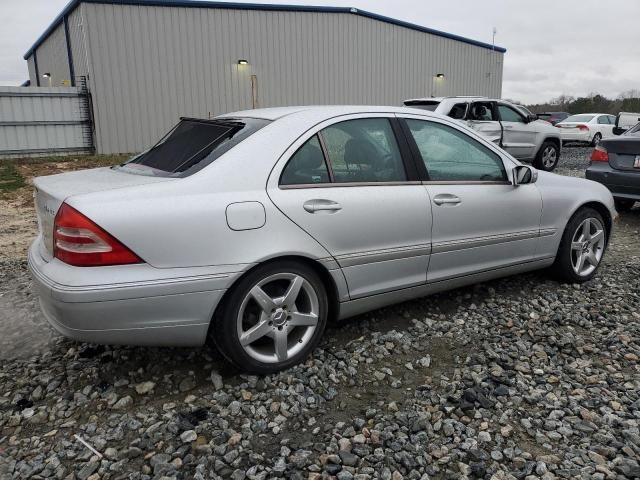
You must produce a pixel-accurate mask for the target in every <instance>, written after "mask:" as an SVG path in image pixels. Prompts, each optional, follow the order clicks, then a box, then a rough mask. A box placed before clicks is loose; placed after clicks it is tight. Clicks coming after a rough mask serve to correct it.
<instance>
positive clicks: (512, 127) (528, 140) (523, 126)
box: [498, 104, 538, 160]
mask: <svg viewBox="0 0 640 480" xmlns="http://www.w3.org/2000/svg"><path fill="white" fill-rule="evenodd" d="M498 114H499V115H500V121H501V122H502V128H503V132H504V133H503V137H502V147H503V148H504V149H505V150H506V151H507V152H509V153H510V154H511V155H513V156H514V157H516V158H522V159H527V160H531V159H533V158H534V157H535V155H536V153H537V152H536V137H537V135H538V133H537V128H536V125H535V124H534V122H529V121H528V120H527V119H526V118H525V116H524V115H523V114H521V113H520V112H518V111H517V110H516V109H515V108H513V107H511V106H509V105H504V104H498Z"/></svg>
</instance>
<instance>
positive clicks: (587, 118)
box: [563, 115, 595, 122]
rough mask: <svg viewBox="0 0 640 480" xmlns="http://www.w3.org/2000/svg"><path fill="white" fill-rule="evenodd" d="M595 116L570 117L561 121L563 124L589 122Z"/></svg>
mask: <svg viewBox="0 0 640 480" xmlns="http://www.w3.org/2000/svg"><path fill="white" fill-rule="evenodd" d="M593 117H595V115H571V116H570V117H567V118H565V119H564V120H563V122H590V121H591V120H593Z"/></svg>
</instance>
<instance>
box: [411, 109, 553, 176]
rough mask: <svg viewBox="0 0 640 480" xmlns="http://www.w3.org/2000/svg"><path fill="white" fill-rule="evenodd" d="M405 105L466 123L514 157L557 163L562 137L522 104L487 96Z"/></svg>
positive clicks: (548, 165) (542, 164)
mask: <svg viewBox="0 0 640 480" xmlns="http://www.w3.org/2000/svg"><path fill="white" fill-rule="evenodd" d="M404 104H405V105H406V106H408V107H415V108H420V109H422V110H430V111H432V112H436V113H440V114H442V115H447V116H449V117H451V118H454V119H456V120H459V121H461V122H463V123H466V124H467V125H468V126H469V127H471V128H472V129H474V130H476V131H477V132H478V133H480V134H482V135H484V136H486V137H487V138H489V139H490V140H491V141H493V142H495V143H497V144H498V145H500V146H501V147H502V148H504V149H505V150H506V151H507V152H509V153H510V154H511V155H513V156H514V157H515V158H517V159H518V160H523V161H527V162H532V163H533V166H534V167H536V168H538V169H540V170H546V171H547V172H550V171H551V170H553V169H554V168H556V166H557V165H558V160H559V158H560V151H561V149H562V141H561V139H560V133H559V130H558V129H557V128H555V127H554V126H552V125H551V124H549V123H548V122H545V121H542V120H538V119H537V117H536V116H535V115H534V114H533V113H531V112H530V111H529V110H527V109H526V108H525V107H523V106H522V105H514V104H513V103H509V102H506V101H504V100H494V99H490V98H487V97H436V98H415V99H410V100H405V101H404Z"/></svg>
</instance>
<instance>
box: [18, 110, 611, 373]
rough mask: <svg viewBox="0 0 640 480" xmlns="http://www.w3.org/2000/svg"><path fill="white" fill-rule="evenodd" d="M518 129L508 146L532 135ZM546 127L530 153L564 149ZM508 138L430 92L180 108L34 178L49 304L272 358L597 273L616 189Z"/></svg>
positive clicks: (124, 338) (171, 337)
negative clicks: (97, 157)
mask: <svg viewBox="0 0 640 480" xmlns="http://www.w3.org/2000/svg"><path fill="white" fill-rule="evenodd" d="M443 102H444V100H443ZM449 103H453V105H452V107H451V108H459V109H461V110H464V112H460V118H462V119H465V118H468V119H469V121H470V122H472V123H471V125H474V124H473V122H479V123H483V122H486V123H489V122H495V123H498V122H496V120H491V119H495V118H500V119H501V121H503V122H509V121H511V122H514V123H517V124H522V125H523V126H527V125H529V126H531V124H532V123H536V122H537V121H536V120H534V119H532V118H530V117H529V116H527V115H528V114H527V113H526V112H525V111H523V110H521V109H520V108H517V107H515V106H512V105H509V104H506V103H503V102H499V101H492V100H486V99H484V100H481V99H476V100H468V101H466V100H458V99H456V100H453V101H451V102H450V101H448V100H447V102H446V104H449ZM443 108H444V107H443ZM469 110H471V111H472V115H473V117H469V115H470V112H469ZM540 123H541V124H542V123H544V122H540ZM476 126H477V125H476ZM504 126H505V127H506V126H507V125H504ZM549 128H552V127H549ZM523 130H524V129H523ZM505 131H506V130H505ZM517 131H518V130H517V129H515V128H514V129H513V132H514V136H513V137H511V136H509V135H505V136H504V138H503V142H502V143H503V144H506V145H507V146H509V147H510V148H515V149H517V148H523V149H524V147H522V145H519V143H525V141H524V140H523V141H522V142H518V141H517V139H518V138H519V137H517V136H516V135H515V132H517ZM541 131H542V129H540V130H537V126H536V130H535V132H534V133H531V132H529V133H528V134H527V135H528V136H527V138H529V137H531V139H530V140H528V142H530V143H527V145H528V146H527V147H526V148H527V149H529V150H531V151H530V152H529V153H527V154H526V155H523V156H525V157H527V158H531V157H537V156H538V154H539V152H540V149H541V148H542V150H543V151H544V145H545V144H548V145H554V146H556V145H557V144H556V143H555V141H554V142H547V141H546V140H545V139H543V140H540V138H539V137H541V134H540V132H541ZM523 135H524V134H523ZM556 138H557V137H556ZM534 139H535V140H534ZM496 143H497V142H492V141H490V140H489V139H487V138H486V137H484V136H482V135H479V134H478V133H476V131H474V130H472V129H470V128H468V127H467V126H466V125H464V124H463V122H460V121H458V120H454V119H452V118H450V117H447V116H443V115H438V114H436V113H432V112H426V111H419V110H417V109H415V108H397V107H368V106H362V107H339V106H333V107H290V108H274V109H258V110H250V111H244V112H236V113H231V114H227V115H223V116H219V117H216V118H215V119H213V120H198V119H183V120H182V121H181V122H180V123H179V124H178V125H177V126H176V127H175V128H174V129H173V130H172V131H171V132H170V133H169V134H168V135H167V136H166V137H165V138H164V139H163V140H162V141H161V142H159V143H158V144H157V145H155V146H154V147H152V148H151V149H149V150H148V151H146V152H144V153H142V154H140V155H138V156H136V157H134V158H132V159H131V160H130V161H129V162H127V163H125V164H124V165H121V166H116V167H112V168H99V169H93V170H86V171H79V172H73V173H65V174H60V175H53V176H48V177H40V178H37V179H35V182H34V184H35V189H36V195H35V201H36V208H37V213H38V219H39V222H38V223H39V229H40V233H39V236H38V238H37V239H36V240H35V241H34V243H33V244H32V246H31V248H30V251H29V268H30V270H31V272H32V276H33V279H34V285H35V288H36V290H37V292H38V294H39V297H40V303H41V306H42V309H43V312H44V314H45V316H46V318H47V319H48V321H49V322H50V323H51V325H52V326H53V327H54V328H55V329H57V330H58V331H59V332H60V333H62V334H63V335H65V336H68V337H71V338H75V339H79V340H82V341H88V342H99V343H124V344H133V345H175V346H179V345H201V344H203V343H204V342H205V341H207V340H209V341H212V342H213V343H215V344H216V345H217V346H218V348H219V349H220V351H221V352H222V353H223V354H224V356H225V357H226V358H227V359H229V360H230V361H231V362H232V363H234V364H236V365H238V366H240V367H241V368H243V369H245V370H249V371H253V372H259V373H266V372H273V371H276V370H280V369H283V368H287V367H289V366H291V365H294V364H296V363H299V362H301V361H302V360H304V359H305V358H306V357H307V355H309V354H310V352H311V351H312V350H313V348H314V347H315V346H316V345H317V344H318V342H319V340H320V338H321V336H322V335H323V332H324V329H325V326H326V324H327V321H328V320H329V319H332V318H347V317H350V316H353V315H356V314H359V313H363V312H366V311H369V310H372V309H375V308H379V307H382V306H385V305H389V304H392V303H396V302H401V301H405V300H408V299H411V298H416V297H420V296H424V295H427V294H431V293H434V292H438V291H442V290H446V289H451V288H456V287H459V286H462V285H466V284H470V283H474V282H478V281H483V280H487V279H491V278H496V277H500V276H504V275H511V274H515V273H519V272H524V271H530V270H535V269H540V268H546V267H552V268H553V269H554V271H555V273H556V274H557V275H559V276H561V277H562V278H564V279H565V280H568V281H571V282H584V281H586V280H589V279H590V278H592V277H593V276H594V275H595V273H596V271H597V269H598V267H599V265H600V263H601V261H602V258H603V255H604V253H605V249H606V247H607V241H608V238H609V234H610V232H611V228H612V223H613V220H614V218H615V215H616V212H615V209H614V204H613V198H612V196H611V194H610V192H609V191H608V190H607V189H606V188H605V187H604V186H601V185H598V184H597V183H593V182H589V181H588V180H584V179H579V178H574V177H563V176H558V175H554V174H551V173H547V172H538V171H537V170H536V169H534V168H532V167H530V166H528V165H522V164H521V163H520V162H519V161H517V160H516V159H514V158H513V157H512V156H511V155H509V154H508V153H506V152H505V151H504V150H502V149H501V148H499V147H498V145H496ZM531 144H535V146H531ZM536 148H537V150H536V153H533V151H534V150H535V149H536ZM556 148H557V150H555V151H556V152H559V151H560V147H559V145H557V147H556ZM556 161H557V156H556Z"/></svg>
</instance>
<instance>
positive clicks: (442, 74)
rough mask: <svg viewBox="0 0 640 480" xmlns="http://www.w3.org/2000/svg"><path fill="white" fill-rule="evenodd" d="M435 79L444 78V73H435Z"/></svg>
mask: <svg viewBox="0 0 640 480" xmlns="http://www.w3.org/2000/svg"><path fill="white" fill-rule="evenodd" d="M436 78H444V73H436Z"/></svg>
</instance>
